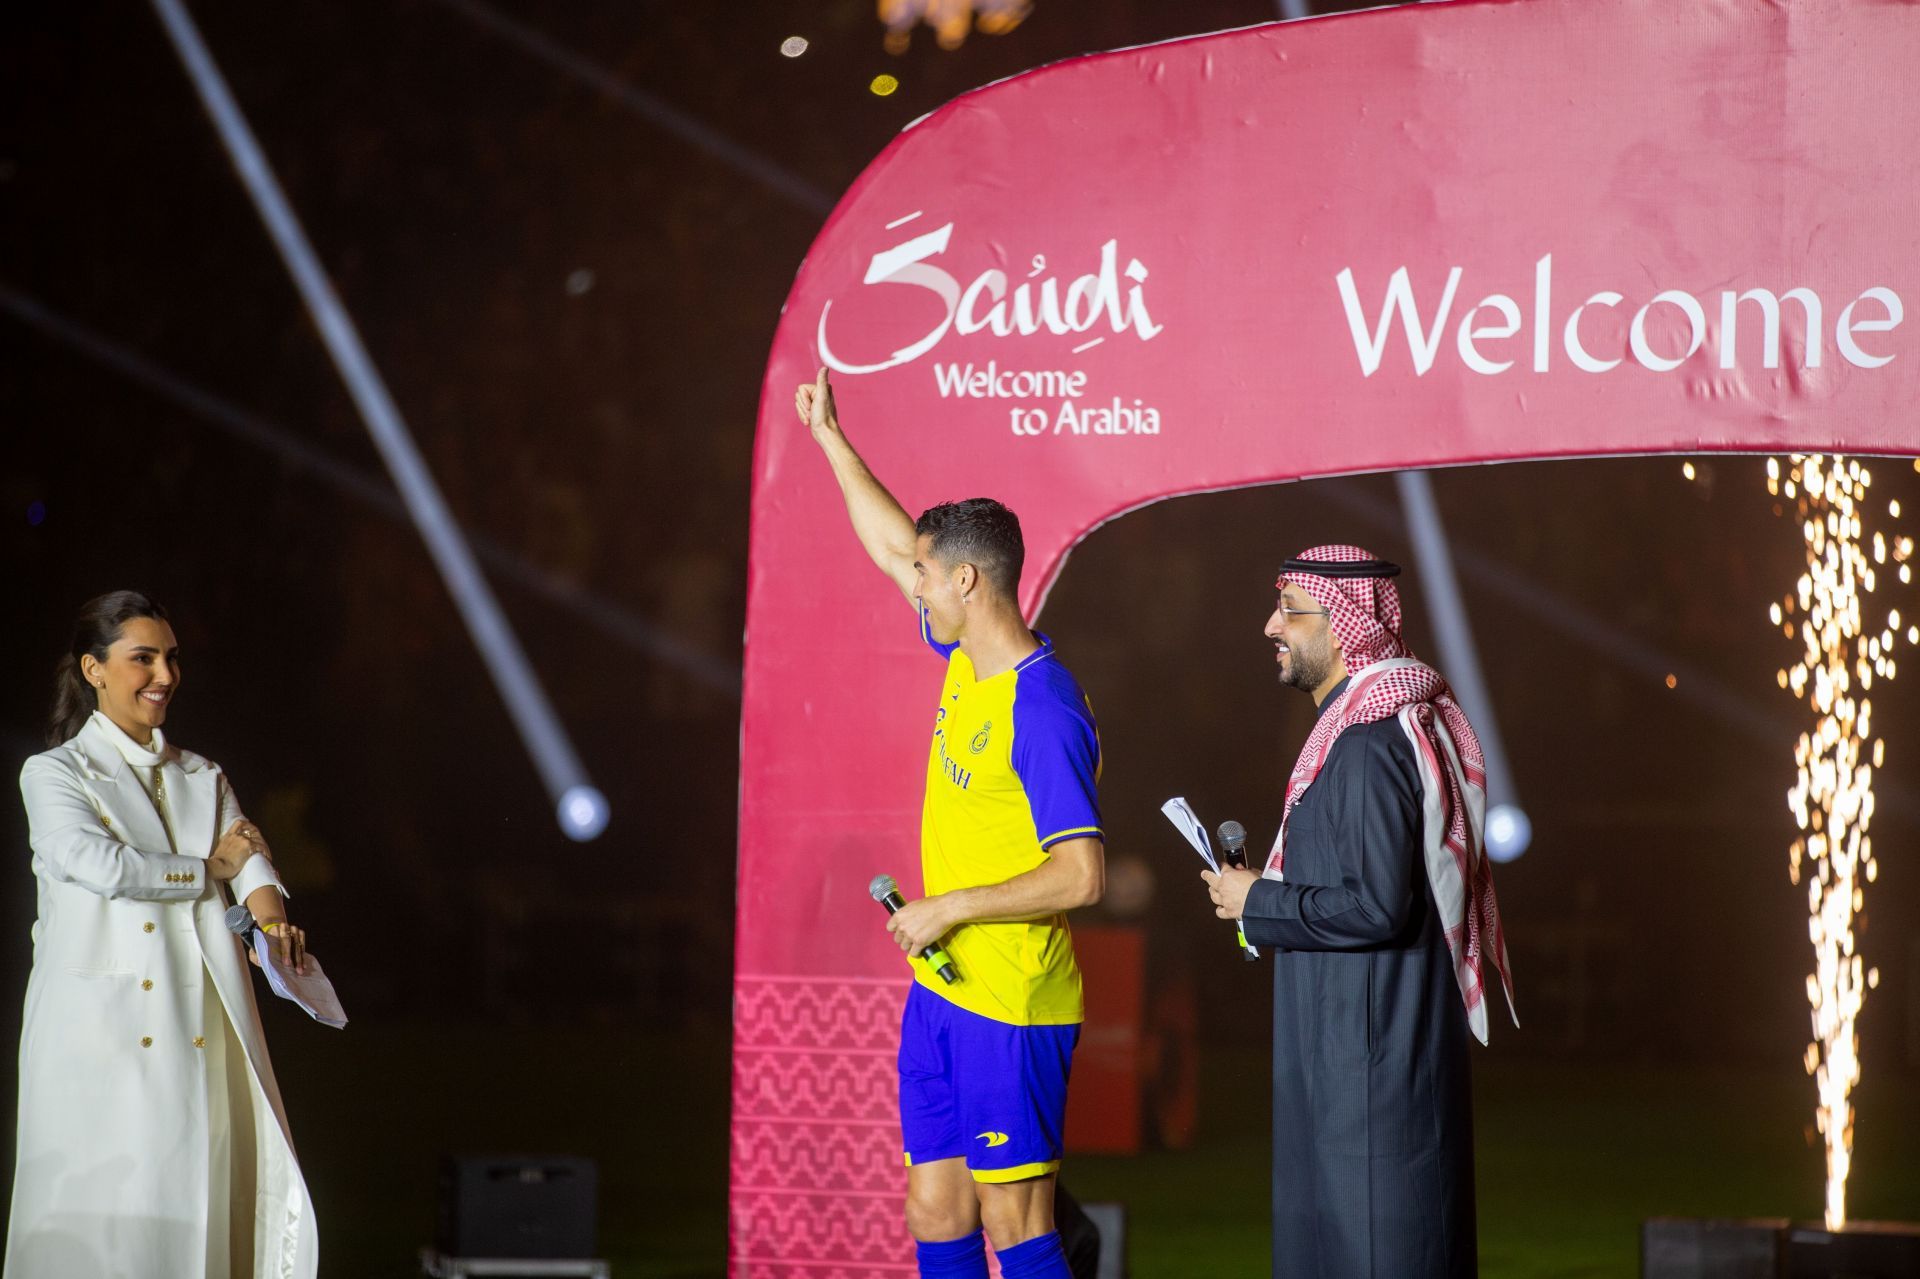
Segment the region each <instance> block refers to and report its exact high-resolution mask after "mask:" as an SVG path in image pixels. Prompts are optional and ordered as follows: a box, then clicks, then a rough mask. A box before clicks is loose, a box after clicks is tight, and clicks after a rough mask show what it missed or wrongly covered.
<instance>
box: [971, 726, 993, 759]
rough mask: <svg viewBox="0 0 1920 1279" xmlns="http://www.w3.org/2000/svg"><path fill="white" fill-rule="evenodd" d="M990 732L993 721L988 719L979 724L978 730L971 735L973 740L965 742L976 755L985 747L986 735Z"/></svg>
mask: <svg viewBox="0 0 1920 1279" xmlns="http://www.w3.org/2000/svg"><path fill="white" fill-rule="evenodd" d="M991 732H993V721H992V720H988V721H987V722H986V723H984V724H982V725H981V726H980V731H979V732H977V733H975V734H974V735H973V740H972V741H970V742H968V743H967V747H968V749H970V750H972V751H973V753H974V754H976V755H978V754H979V753H980V752H981V751H983V750H985V749H987V735H988V734H989V733H991Z"/></svg>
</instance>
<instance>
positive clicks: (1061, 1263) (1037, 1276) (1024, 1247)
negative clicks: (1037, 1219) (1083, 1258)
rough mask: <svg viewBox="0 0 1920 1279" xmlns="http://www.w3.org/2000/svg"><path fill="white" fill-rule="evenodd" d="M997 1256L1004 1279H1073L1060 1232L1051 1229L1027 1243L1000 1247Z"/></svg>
mask: <svg viewBox="0 0 1920 1279" xmlns="http://www.w3.org/2000/svg"><path fill="white" fill-rule="evenodd" d="M998 1255H999V1257H1000V1274H1001V1275H1002V1277H1003V1279H1073V1272H1072V1271H1071V1270H1069V1269H1067V1254H1066V1253H1065V1252H1064V1251H1063V1250H1062V1249H1061V1247H1060V1235H1059V1233H1058V1232H1057V1231H1052V1230H1049V1231H1048V1232H1047V1233H1046V1234H1044V1235H1035V1236H1034V1237H1033V1238H1031V1239H1029V1240H1027V1241H1026V1242H1025V1243H1017V1244H1015V1245H1014V1246H1013V1247H1011V1248H1001V1249H999V1250H998Z"/></svg>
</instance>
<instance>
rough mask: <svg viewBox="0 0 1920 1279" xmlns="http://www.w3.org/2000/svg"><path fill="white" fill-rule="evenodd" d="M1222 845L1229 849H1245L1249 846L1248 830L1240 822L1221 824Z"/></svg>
mask: <svg viewBox="0 0 1920 1279" xmlns="http://www.w3.org/2000/svg"><path fill="white" fill-rule="evenodd" d="M1220 843H1221V844H1222V845H1223V846H1225V847H1227V848H1234V849H1240V848H1245V847H1246V846H1247V828H1246V827H1245V826H1242V825H1241V824H1240V823H1239V822H1221V823H1220Z"/></svg>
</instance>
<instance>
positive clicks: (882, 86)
mask: <svg viewBox="0 0 1920 1279" xmlns="http://www.w3.org/2000/svg"><path fill="white" fill-rule="evenodd" d="M899 87H900V82H899V81H898V80H896V79H894V78H893V77H892V76H890V75H877V76H875V77H874V78H873V83H872V84H869V85H868V86H867V88H868V89H869V90H870V91H871V92H872V93H873V94H875V95H876V96H878V97H882V98H884V97H886V96H887V95H888V94H889V93H892V92H893V91H894V90H895V89H898V88H899Z"/></svg>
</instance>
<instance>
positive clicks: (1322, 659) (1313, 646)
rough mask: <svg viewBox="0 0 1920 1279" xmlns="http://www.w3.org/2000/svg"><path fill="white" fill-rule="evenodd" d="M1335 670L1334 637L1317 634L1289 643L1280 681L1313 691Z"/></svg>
mask: <svg viewBox="0 0 1920 1279" xmlns="http://www.w3.org/2000/svg"><path fill="white" fill-rule="evenodd" d="M1332 670H1333V638H1332V636H1331V635H1330V634H1326V635H1317V636H1315V637H1314V638H1312V639H1310V640H1305V641H1303V642H1301V643H1297V644H1293V643H1290V644H1288V645H1287V660H1286V662H1285V663H1284V664H1283V665H1282V666H1281V667H1280V682H1281V683H1282V684H1286V685H1289V686H1290V687H1293V688H1297V689H1299V690H1300V691H1301V692H1303V693H1312V692H1313V691H1314V690H1315V689H1317V688H1319V687H1320V685H1321V684H1323V683H1325V682H1326V679H1327V675H1328V674H1329V673H1330V672H1331V671H1332Z"/></svg>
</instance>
